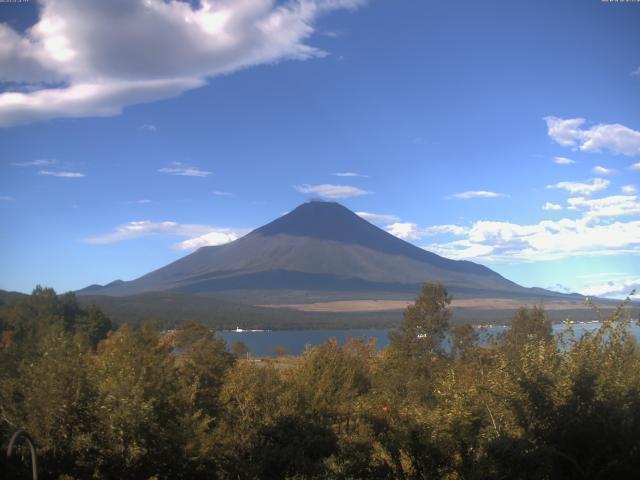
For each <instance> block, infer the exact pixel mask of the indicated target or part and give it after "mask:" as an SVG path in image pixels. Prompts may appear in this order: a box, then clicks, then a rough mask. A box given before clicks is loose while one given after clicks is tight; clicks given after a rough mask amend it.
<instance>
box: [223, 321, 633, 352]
mask: <svg viewBox="0 0 640 480" xmlns="http://www.w3.org/2000/svg"><path fill="white" fill-rule="evenodd" d="M599 327H600V324H599V323H576V324H574V325H573V329H574V331H575V332H576V336H577V337H578V338H579V337H580V336H581V335H582V334H584V333H585V332H588V331H593V330H596V329H597V328H599ZM506 328H507V327H505V326H501V325H494V326H491V327H487V328H482V329H480V337H481V339H484V340H485V341H487V339H489V338H491V337H492V336H495V335H497V334H499V333H501V332H504V331H505V329H506ZM564 328H565V326H564V325H563V324H556V325H554V326H553V331H554V333H556V334H557V333H560V332H562V331H563V330H564ZM631 331H632V332H633V334H634V336H635V337H636V338H637V339H639V340H640V327H639V326H638V325H637V324H635V323H633V324H632V326H631ZM219 334H220V335H221V336H222V338H224V339H225V341H226V342H227V345H231V343H233V342H234V341H236V340H240V341H241V342H243V343H244V344H245V345H246V346H247V347H248V348H249V351H250V352H251V354H252V355H254V356H257V357H265V356H273V355H274V349H275V348H276V347H284V348H285V349H286V351H287V353H288V354H290V355H300V354H301V353H302V352H304V349H305V345H307V344H310V345H319V344H321V343H324V342H326V341H327V340H329V339H331V338H335V339H336V340H337V341H338V342H339V343H340V344H341V345H343V344H344V343H346V342H347V341H349V340H350V339H353V338H360V339H365V340H368V339H375V341H376V346H377V347H378V348H380V349H381V348H384V347H386V346H387V345H388V344H389V335H388V330H375V329H367V330H275V331H270V332H233V331H232V332H219Z"/></svg>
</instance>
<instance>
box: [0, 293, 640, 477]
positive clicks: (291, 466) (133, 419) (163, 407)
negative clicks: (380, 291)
mask: <svg viewBox="0 0 640 480" xmlns="http://www.w3.org/2000/svg"><path fill="white" fill-rule="evenodd" d="M449 302H450V297H449V296H448V294H447V292H446V290H445V289H444V288H443V287H442V286H441V285H437V284H427V285H425V286H424V289H423V291H422V294H421V295H420V296H419V297H418V299H417V301H416V304H415V305H414V306H411V307H409V308H408V309H407V310H406V312H405V314H404V320H403V322H402V324H401V325H400V327H399V328H398V329H396V330H394V331H393V332H392V333H391V343H390V345H389V347H388V348H386V349H385V350H383V351H378V350H377V349H376V348H375V345H373V344H371V343H363V342H360V341H357V340H354V341H351V342H349V343H348V344H346V345H344V346H340V345H338V344H337V343H336V342H328V343H325V344H323V345H320V346H317V347H314V348H311V349H309V350H308V351H307V352H306V353H305V354H304V355H302V356H300V357H296V358H288V359H286V360H283V359H279V360H267V359H263V360H262V361H250V360H241V359H240V358H238V357H239V356H240V355H238V357H237V356H236V355H234V354H233V353H230V352H229V351H228V349H227V348H226V346H225V344H224V342H223V341H222V340H221V339H220V338H219V337H217V336H216V335H215V334H213V333H212V332H211V331H210V330H209V329H208V328H206V327H203V326H201V325H198V324H195V323H185V324H183V325H182V326H181V327H180V328H179V329H178V330H176V331H175V332H174V334H172V335H168V334H166V333H163V332H162V331H161V330H160V329H158V328H155V327H154V325H153V324H150V323H147V324H145V325H144V326H142V327H141V328H138V329H133V328H131V327H129V326H122V327H120V328H119V329H117V330H115V331H114V330H113V329H112V326H111V322H110V321H109V319H108V318H107V317H106V316H105V315H104V314H103V313H102V312H101V311H100V310H99V309H97V308H95V307H81V306H80V305H79V304H78V303H77V301H76V299H75V297H74V296H73V295H71V294H66V295H62V296H57V295H56V294H55V292H53V291H52V290H50V289H43V288H37V289H36V290H35V291H34V292H33V294H32V295H31V296H30V297H28V298H25V299H21V300H19V301H17V302H15V303H13V304H11V305H6V306H4V307H2V308H0V332H1V336H0V437H1V438H2V439H3V441H6V440H7V439H8V437H9V436H10V435H11V433H12V432H13V431H15V430H17V429H19V428H23V429H25V430H27V431H28V432H29V433H30V434H31V435H32V436H33V438H34V439H35V442H36V446H37V449H38V453H39V465H40V473H41V476H42V477H44V478H65V479H72V478H78V479H85V478H110V479H128V478H131V479H141V478H157V479H161V478H207V479H211V478H213V479H215V478H220V479H227V478H228V479H231V478H233V479H280V478H283V479H284V478H288V479H345V480H346V479H365V478H366V479H370V478H373V479H407V480H408V479H427V478H445V479H481V478H483V479H484V478H515V479H541V478H548V479H555V478H576V479H587V478H589V479H591V478H593V479H600V478H601V479H605V478H637V473H638V472H639V471H640V349H639V348H638V346H637V344H636V341H635V339H634V337H633V336H632V335H631V334H630V331H629V328H630V325H631V322H632V318H631V314H630V310H629V309H628V308H627V307H626V304H622V305H621V306H620V307H619V308H618V309H617V310H615V312H614V313H612V314H611V315H609V316H608V317H607V318H603V319H602V320H603V323H602V327H601V328H600V329H599V330H597V331H595V332H593V333H589V334H586V335H584V336H583V337H581V338H579V339H578V338H576V336H575V335H574V332H573V331H572V330H571V327H570V326H567V329H566V331H565V332H564V333H563V334H562V335H561V336H559V337H554V336H552V334H551V323H550V321H549V320H548V319H547V318H546V316H545V313H544V311H543V310H542V309H540V308H534V309H532V310H527V309H521V310H520V311H518V312H517V314H516V315H515V317H514V318H513V321H512V326H511V328H510V330H509V331H508V332H507V333H506V334H505V335H504V336H502V337H500V338H498V339H496V340H495V342H494V343H493V344H492V345H490V346H481V345H480V344H479V342H478V336H477V333H476V330H475V329H474V328H472V327H471V326H469V325H458V326H454V327H451V326H450V325H449V320H450V312H449V309H448V305H449ZM594 314H596V315H597V314H598V312H597V310H596V311H595V313H594ZM445 338H448V339H450V342H451V343H450V348H444V347H443V345H444V344H445V343H446V342H445V343H443V339H445ZM241 350H242V349H241V348H236V349H234V351H237V352H241ZM25 453H26V451H25V452H22V454H25ZM26 464H27V462H26V460H25V459H23V462H22V464H20V462H12V463H10V464H9V463H7V464H6V465H4V466H3V468H5V469H8V471H7V474H8V475H10V477H9V478H20V477H19V476H20V474H21V473H20V472H27V467H26ZM0 476H1V475H0Z"/></svg>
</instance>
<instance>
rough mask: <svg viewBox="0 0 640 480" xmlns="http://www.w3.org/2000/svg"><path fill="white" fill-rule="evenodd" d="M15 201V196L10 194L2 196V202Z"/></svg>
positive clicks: (0, 199)
mask: <svg viewBox="0 0 640 480" xmlns="http://www.w3.org/2000/svg"><path fill="white" fill-rule="evenodd" d="M13 201H15V198H13V197H10V196H9V195H2V196H0V202H13Z"/></svg>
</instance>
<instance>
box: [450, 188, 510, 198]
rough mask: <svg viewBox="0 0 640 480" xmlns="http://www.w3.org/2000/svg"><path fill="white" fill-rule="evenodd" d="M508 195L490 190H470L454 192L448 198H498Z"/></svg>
mask: <svg viewBox="0 0 640 480" xmlns="http://www.w3.org/2000/svg"><path fill="white" fill-rule="evenodd" d="M498 197H506V195H505V194H504V193H497V192H488V191H486V190H470V191H467V192H461V193H454V194H453V195H449V196H448V197H446V198H447V199H457V200H469V199H472V198H498Z"/></svg>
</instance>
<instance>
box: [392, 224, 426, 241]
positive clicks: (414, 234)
mask: <svg viewBox="0 0 640 480" xmlns="http://www.w3.org/2000/svg"><path fill="white" fill-rule="evenodd" d="M385 229H386V230H387V232H389V233H390V234H391V235H395V236H396V237H398V238H401V239H402V240H419V239H420V238H422V236H423V234H422V231H421V230H420V229H419V227H418V225H417V224H415V223H411V222H396V223H393V224H391V225H387V226H386V227H385Z"/></svg>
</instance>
